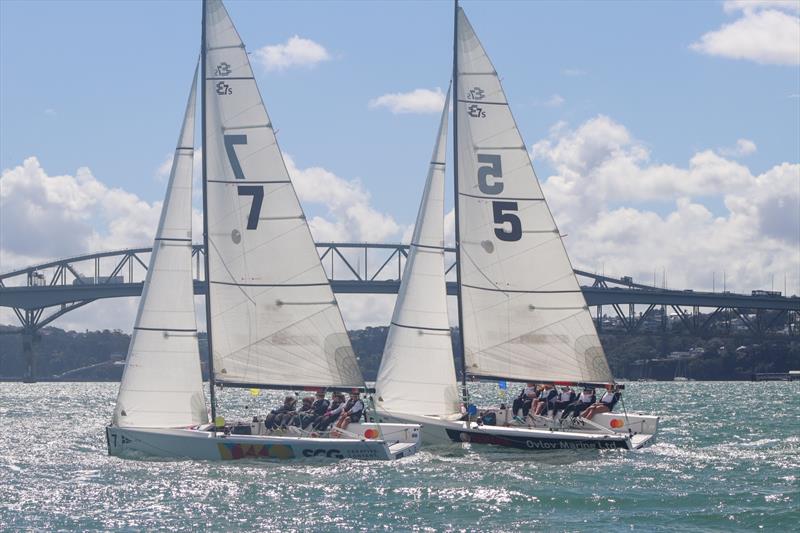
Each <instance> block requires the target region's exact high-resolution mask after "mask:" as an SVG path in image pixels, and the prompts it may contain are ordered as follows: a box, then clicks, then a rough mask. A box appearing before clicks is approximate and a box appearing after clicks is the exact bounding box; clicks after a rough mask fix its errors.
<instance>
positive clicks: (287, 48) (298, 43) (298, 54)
mask: <svg viewBox="0 0 800 533" xmlns="http://www.w3.org/2000/svg"><path fill="white" fill-rule="evenodd" d="M253 56H254V57H255V58H256V60H257V61H259V62H260V63H261V64H262V65H264V67H265V68H266V69H267V70H285V69H287V68H290V67H295V66H297V67H313V66H315V65H316V64H318V63H321V62H322V61H328V60H330V59H331V56H330V54H329V53H328V51H327V50H326V49H325V47H324V46H322V45H321V44H319V43H316V42H314V41H312V40H311V39H304V38H303V37H300V36H298V35H295V36H293V37H289V39H288V40H287V41H286V42H285V43H282V44H273V45H268V46H264V47H262V48H259V49H258V50H256V51H255V52H253Z"/></svg>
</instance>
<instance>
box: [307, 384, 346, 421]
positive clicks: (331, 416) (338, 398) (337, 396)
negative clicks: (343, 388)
mask: <svg viewBox="0 0 800 533" xmlns="http://www.w3.org/2000/svg"><path fill="white" fill-rule="evenodd" d="M344 404H345V402H344V394H342V393H341V392H334V393H333V401H332V402H331V404H330V405H329V406H328V409H327V410H326V411H325V412H324V413H322V414H321V415H320V416H318V417H317V418H315V419H314V423H313V424H312V427H313V428H314V429H316V430H318V431H325V430H327V429H328V426H330V425H331V424H332V423H333V422H335V421H336V420H338V419H339V415H341V414H342V411H344Z"/></svg>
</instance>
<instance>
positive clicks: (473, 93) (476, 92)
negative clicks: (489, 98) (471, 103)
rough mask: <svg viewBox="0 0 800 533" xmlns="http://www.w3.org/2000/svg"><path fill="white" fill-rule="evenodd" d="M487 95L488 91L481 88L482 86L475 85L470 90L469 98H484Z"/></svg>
mask: <svg viewBox="0 0 800 533" xmlns="http://www.w3.org/2000/svg"><path fill="white" fill-rule="evenodd" d="M485 97H486V91H484V90H483V89H481V88H480V87H473V88H472V89H470V90H469V99H470V100H483V99H484V98H485Z"/></svg>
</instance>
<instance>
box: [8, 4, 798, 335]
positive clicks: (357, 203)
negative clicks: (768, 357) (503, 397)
mask: <svg viewBox="0 0 800 533" xmlns="http://www.w3.org/2000/svg"><path fill="white" fill-rule="evenodd" d="M226 6H227V7H228V10H229V12H230V15H231V17H232V19H233V21H234V23H235V24H236V25H237V28H238V30H239V33H240V34H241V36H242V38H243V40H244V42H245V44H246V46H247V48H248V51H249V52H250V54H251V62H252V63H253V65H254V71H255V74H256V78H257V81H258V84H259V87H260V89H261V92H262V95H263V98H264V101H265V103H266V105H267V108H268V110H269V113H270V115H271V117H272V120H273V123H274V124H275V126H276V128H277V131H278V138H279V141H280V144H281V148H282V149H283V152H284V155H285V157H286V159H287V165H288V167H289V170H290V173H291V175H292V177H293V180H294V181H295V185H296V187H297V190H298V193H299V195H300V198H301V201H302V203H303V207H304V209H305V210H306V213H307V215H308V216H309V219H310V220H311V226H312V232H313V233H314V236H315V238H316V239H317V240H318V241H358V242H361V241H368V242H400V241H403V240H407V239H408V237H409V236H410V234H411V231H412V226H413V223H414V219H415V216H416V211H417V208H418V204H419V198H420V193H421V190H422V186H423V183H424V179H425V175H426V172H427V163H428V160H429V157H430V153H431V150H432V148H433V142H434V137H435V134H436V129H437V127H438V119H439V113H440V111H441V106H442V105H443V100H444V93H445V92H446V91H447V86H448V84H449V79H450V72H451V61H452V57H451V54H452V4H451V3H450V2H444V1H443V2H413V1H411V2H366V1H359V2H338V1H328V2H313V1H301V2H283V1H273V2H255V1H242V0H239V1H237V0H229V1H227V2H226ZM462 6H463V7H464V9H465V11H466V13H467V16H468V17H469V18H470V20H471V22H472V25H473V26H474V28H475V30H476V32H477V33H478V35H479V37H480V38H481V40H482V42H483V44H484V46H485V47H486V49H487V52H488V54H489V56H490V57H491V58H492V60H493V62H494V64H495V67H496V68H497V70H498V72H499V74H500V76H501V78H502V82H503V85H504V88H505V90H506V94H507V97H508V100H509V102H510V104H511V109H512V112H513V113H514V115H515V118H516V120H517V123H518V125H519V128H520V131H521V132H522V136H523V139H525V141H526V143H527V145H528V146H529V149H530V154H531V157H532V159H533V165H534V168H535V170H536V172H537V175H538V177H539V180H540V181H541V182H542V184H543V189H544V192H545V195H546V197H547V199H548V203H549V204H550V206H551V209H552V210H553V212H554V216H555V218H556V221H557V223H558V224H559V227H560V229H561V232H562V233H564V234H567V237H566V240H565V243H566V246H567V249H568V251H569V253H570V257H571V259H572V262H573V264H574V266H575V267H576V268H581V269H585V270H589V271H597V272H605V273H606V274H608V275H614V276H622V275H632V276H633V277H634V278H635V279H637V280H641V281H643V282H652V280H653V277H654V275H655V276H656V278H657V283H658V284H659V285H660V284H662V283H663V281H664V279H665V278H666V283H667V285H668V286H669V287H671V288H681V289H683V288H692V289H695V290H703V289H711V288H712V283H713V284H714V286H715V288H717V289H719V288H720V285H721V282H720V280H721V279H722V277H723V275H724V277H725V280H726V288H727V289H729V290H736V291H740V292H747V291H750V290H752V289H770V288H775V289H776V290H783V289H784V285H785V286H786V287H787V289H788V292H789V293H796V294H800V2H797V1H789V2H783V1H773V0H765V1H762V2H756V1H750V2H743V1H737V0H732V1H725V2H717V1H714V2H702V1H697V2H657V1H652V2H628V1H626V2H579V1H573V2H521V1H515V2H510V1H509V2H504V1H493V2H488V1H478V0H475V1H469V0H467V1H464V2H462ZM199 39H200V3H199V2H196V1H188V0H187V1H177V2H176V1H172V2H170V1H162V2H155V1H144V2H125V1H117V2H93V1H91V2H81V1H73V2H61V1H59V2H48V1H31V2H23V1H17V0H3V1H0V169H2V177H0V272H4V271H8V270H12V269H15V268H21V267H25V266H28V265H33V264H36V263H39V262H43V261H45V260H49V259H54V258H61V257H70V256H75V255H79V254H83V253H90V252H96V251H105V250H114V249H122V248H128V247H134V246H148V245H149V244H150V243H151V241H152V238H153V235H154V232H155V227H156V224H157V220H158V214H159V211H160V207H161V201H162V198H163V195H164V190H165V186H166V179H167V174H168V172H169V163H170V159H169V158H170V157H171V155H170V154H171V153H172V150H173V148H174V145H175V141H176V138H177V135H178V130H179V128H180V122H181V119H182V113H183V110H184V105H185V100H186V97H187V95H188V92H189V87H190V84H191V75H192V73H193V70H194V66H195V62H196V60H197V54H198V49H199ZM448 156H450V153H448ZM448 183H450V181H448ZM448 195H449V196H450V198H452V193H451V191H448ZM450 203H451V204H452V200H450ZM197 205H198V207H199V202H198V204H197ZM447 209H448V210H449V209H450V208H449V207H448V208H447ZM196 219H197V220H198V221H199V220H200V219H199V213H198V215H197V216H196ZM451 219H452V215H450V220H451ZM448 227H452V223H450V224H449V226H448ZM195 235H196V240H198V241H199V236H200V233H199V232H197V233H196V234H195ZM654 273H655V274H654ZM723 273H724V274H723ZM712 280H713V281H712ZM340 301H341V304H342V309H343V312H344V314H345V320H346V321H347V323H348V325H350V326H351V327H360V326H364V325H368V324H379V325H382V324H386V323H387V322H388V319H389V316H390V314H391V309H392V305H393V298H391V297H377V296H376V297H368V296H357V297H356V296H342V297H340ZM135 308H136V299H124V300H110V301H107V302H102V303H93V304H91V305H89V306H86V307H85V308H83V309H81V310H79V311H75V312H73V313H69V314H67V315H65V316H64V317H62V318H61V319H59V320H58V321H57V322H55V323H54V325H56V326H60V327H64V328H74V329H86V328H88V329H98V328H119V329H122V330H124V331H129V330H130V328H131V326H132V323H133V317H134V313H135ZM109 310H113V312H109ZM0 323H12V324H13V323H16V319H15V318H14V317H13V314H10V313H9V312H7V311H6V310H0Z"/></svg>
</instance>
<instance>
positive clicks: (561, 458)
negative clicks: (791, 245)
mask: <svg viewBox="0 0 800 533" xmlns="http://www.w3.org/2000/svg"><path fill="white" fill-rule="evenodd" d="M117 387H118V384H116V383H36V384H22V383H2V384H0V420H1V421H2V436H1V437H0V530H6V529H16V528H27V529H37V530H96V529H123V530H131V531H133V530H137V531H138V530H154V529H170V530H175V529H193V530H199V529H208V530H215V531H228V530H264V531H267V530H281V531H292V530H298V531H299V530H317V531H333V530H340V529H345V530H368V531H375V530H470V531H479V530H483V531H530V530H534V529H536V530H546V531H599V530H606V531H608V530H622V529H625V530H638V531H678V530H684V531H688V530H692V531H694V530H702V531H755V530H759V529H763V530H766V531H791V530H794V531H797V530H798V527H799V524H800V510H798V476H800V435H799V433H800V420H799V419H798V417H799V416H800V382H793V383H785V382H772V383H730V382H728V383H720V382H715V383H703V382H688V383H632V384H629V385H628V387H627V389H626V392H625V395H624V399H625V404H626V408H627V409H629V410H639V411H642V412H646V413H653V414H658V415H660V416H661V417H662V418H661V427H660V431H659V434H658V438H657V440H656V442H655V443H654V444H652V445H650V446H648V447H646V448H644V449H642V450H638V451H632V452H630V451H615V450H603V451H596V450H583V451H577V450H564V451H540V452H526V451H522V450H509V449H501V448H492V447H479V446H472V447H470V446H469V445H461V444H453V445H452V446H442V447H435V448H423V449H422V451H421V452H420V453H418V454H417V455H415V456H413V457H409V458H405V459H401V460H399V461H394V462H364V461H341V462H338V463H320V462H305V463H302V462H301V463H269V462H261V461H257V460H248V461H243V462H225V463H223V462H204V461H190V460H177V461H163V460H130V459H127V460H126V459H120V458H116V457H109V456H108V455H107V452H106V443H105V436H104V426H105V425H106V423H107V422H108V421H109V419H110V418H111V413H112V409H113V405H114V400H115V396H116V392H117ZM471 387H472V388H473V393H474V395H475V396H476V397H478V398H480V399H481V400H482V401H481V403H483V402H488V401H494V402H499V401H501V400H502V399H503V398H502V391H500V390H499V389H498V387H497V385H494V384H489V383H486V384H475V385H471ZM516 392H517V391H515V390H514V389H513V388H512V389H511V390H510V391H509V394H516ZM219 396H220V403H221V408H220V411H221V412H222V414H223V415H225V416H226V417H227V418H228V419H229V420H230V419H233V418H235V416H236V415H237V414H239V415H240V416H251V415H252V414H254V413H262V414H263V413H264V412H266V411H268V410H269V409H270V408H271V407H274V406H275V405H276V404H277V403H279V402H280V397H281V396H282V395H281V394H278V393H269V394H268V393H262V394H260V395H258V396H252V395H251V394H250V392H249V391H247V390H233V389H227V390H223V391H221V392H220V394H219ZM619 407H620V409H621V408H622V406H619Z"/></svg>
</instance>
